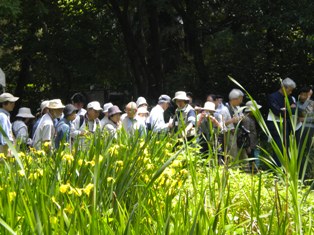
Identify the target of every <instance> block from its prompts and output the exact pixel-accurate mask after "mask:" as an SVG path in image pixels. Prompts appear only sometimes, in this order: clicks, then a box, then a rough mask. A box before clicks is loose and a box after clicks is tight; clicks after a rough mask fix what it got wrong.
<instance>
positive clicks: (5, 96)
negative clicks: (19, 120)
mask: <svg viewBox="0 0 314 235" xmlns="http://www.w3.org/2000/svg"><path fill="white" fill-rule="evenodd" d="M18 99H19V97H15V96H13V95H12V94H11V93H6V92H4V93H2V94H1V95H0V103H3V102H6V101H9V102H16V101H17V100H18Z"/></svg>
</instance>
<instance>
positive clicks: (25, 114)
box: [16, 107, 34, 118]
mask: <svg viewBox="0 0 314 235" xmlns="http://www.w3.org/2000/svg"><path fill="white" fill-rule="evenodd" d="M16 117H21V118H34V115H33V114H32V112H31V110H30V108H26V107H22V108H20V109H19V112H18V114H17V115H16Z"/></svg>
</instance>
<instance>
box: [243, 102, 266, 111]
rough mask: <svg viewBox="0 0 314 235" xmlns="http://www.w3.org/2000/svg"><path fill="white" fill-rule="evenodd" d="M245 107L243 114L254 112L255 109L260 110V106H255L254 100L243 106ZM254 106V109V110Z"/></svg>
mask: <svg viewBox="0 0 314 235" xmlns="http://www.w3.org/2000/svg"><path fill="white" fill-rule="evenodd" d="M245 106H246V109H245V110H244V112H251V111H256V108H257V109H260V108H261V107H262V106H261V105H259V104H257V103H256V101H255V100H253V101H252V100H250V101H248V102H246V104H245ZM255 106H256V108H255Z"/></svg>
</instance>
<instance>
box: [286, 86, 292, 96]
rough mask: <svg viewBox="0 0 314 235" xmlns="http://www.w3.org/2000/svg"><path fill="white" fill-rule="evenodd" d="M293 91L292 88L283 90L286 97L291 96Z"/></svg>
mask: <svg viewBox="0 0 314 235" xmlns="http://www.w3.org/2000/svg"><path fill="white" fill-rule="evenodd" d="M293 89H294V88H292V87H287V88H285V90H286V93H287V96H289V95H291V94H292V92H293Z"/></svg>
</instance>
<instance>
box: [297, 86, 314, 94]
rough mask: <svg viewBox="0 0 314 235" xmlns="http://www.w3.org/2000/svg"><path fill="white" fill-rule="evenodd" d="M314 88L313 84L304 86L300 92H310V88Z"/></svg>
mask: <svg viewBox="0 0 314 235" xmlns="http://www.w3.org/2000/svg"><path fill="white" fill-rule="evenodd" d="M312 89H313V88H312V87H311V86H304V87H302V88H301V89H300V91H299V94H300V93H304V92H305V93H308V92H310V90H312Z"/></svg>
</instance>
